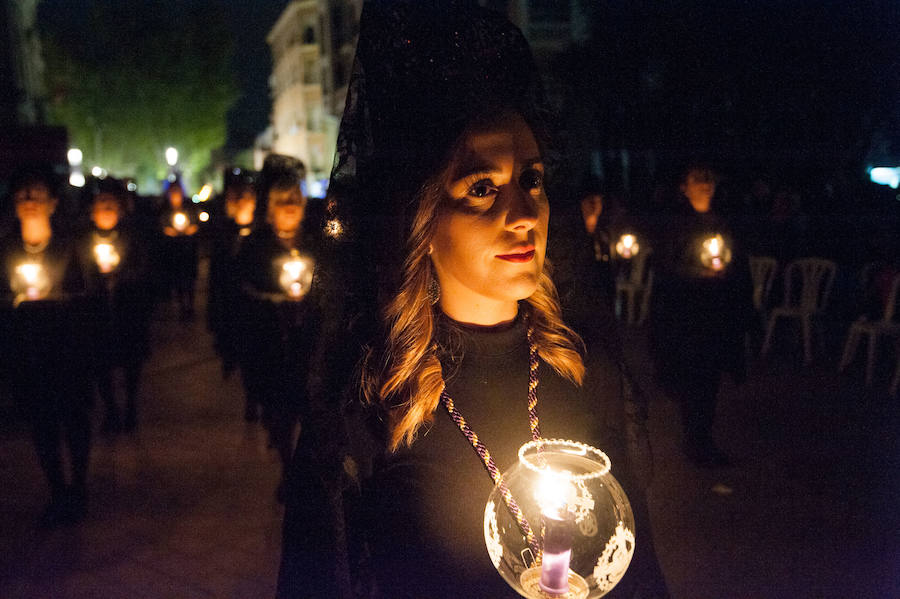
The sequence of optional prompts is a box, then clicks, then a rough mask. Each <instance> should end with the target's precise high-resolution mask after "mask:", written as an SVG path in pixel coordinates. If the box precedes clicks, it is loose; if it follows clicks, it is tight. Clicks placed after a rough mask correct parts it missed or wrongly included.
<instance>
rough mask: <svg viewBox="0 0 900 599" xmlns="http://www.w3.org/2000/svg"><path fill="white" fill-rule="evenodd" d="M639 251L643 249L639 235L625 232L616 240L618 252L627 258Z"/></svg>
mask: <svg viewBox="0 0 900 599" xmlns="http://www.w3.org/2000/svg"><path fill="white" fill-rule="evenodd" d="M639 251H641V246H640V244H639V243H638V241H637V237H635V235H634V234H632V233H625V234H624V235H622V236H621V237H619V241H617V242H616V253H617V254H619V255H620V256H622V257H623V258H625V259H626V260H627V259H629V258H633V257H634V256H636V255H637V253H638V252H639Z"/></svg>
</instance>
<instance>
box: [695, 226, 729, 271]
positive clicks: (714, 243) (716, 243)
mask: <svg viewBox="0 0 900 599" xmlns="http://www.w3.org/2000/svg"><path fill="white" fill-rule="evenodd" d="M700 261H701V262H702V263H703V265H704V266H705V267H707V268H710V269H712V270H715V271H720V270H723V269H724V268H725V266H726V265H727V264H728V263H729V262H730V261H731V250H730V249H729V248H728V245H727V244H726V243H725V239H724V238H723V237H722V235H720V234H716V235H715V236H713V237H709V238H707V239H705V240H704V241H703V244H702V248H701V250H700Z"/></svg>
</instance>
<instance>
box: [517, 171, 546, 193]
mask: <svg viewBox="0 0 900 599" xmlns="http://www.w3.org/2000/svg"><path fill="white" fill-rule="evenodd" d="M519 186H520V187H521V188H522V189H524V190H526V191H534V190H536V189H541V188H542V187H543V186H544V173H542V172H541V171H539V170H537V169H534V168H527V169H525V170H524V171H522V174H521V175H519Z"/></svg>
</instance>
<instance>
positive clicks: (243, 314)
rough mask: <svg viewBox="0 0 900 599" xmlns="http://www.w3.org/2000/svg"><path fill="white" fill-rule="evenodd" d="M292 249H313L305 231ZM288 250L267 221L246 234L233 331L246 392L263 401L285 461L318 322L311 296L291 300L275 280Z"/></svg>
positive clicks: (239, 258) (302, 399)
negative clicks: (236, 336)
mask: <svg viewBox="0 0 900 599" xmlns="http://www.w3.org/2000/svg"><path fill="white" fill-rule="evenodd" d="M292 249H294V250H299V251H302V252H303V253H305V254H307V255H311V256H314V255H315V245H314V244H313V243H312V242H310V240H309V238H308V237H307V238H302V237H301V238H298V239H297V240H296V242H295V244H294V247H293V248H292ZM290 255H291V249H288V248H286V247H285V246H284V245H282V243H281V242H280V241H279V239H278V237H277V236H276V235H275V233H274V232H273V231H272V228H271V227H268V226H266V227H262V228H260V229H257V230H256V231H254V232H253V233H252V234H251V235H250V236H248V237H247V239H246V242H245V243H244V244H243V245H242V246H241V250H240V253H239V254H238V256H237V264H238V272H239V280H240V308H239V309H238V310H237V313H238V315H239V316H238V318H237V319H236V327H237V328H236V332H237V333H238V334H239V335H240V339H241V349H240V352H239V362H240V366H241V374H242V377H243V380H244V387H245V392H246V393H247V394H248V401H251V402H252V403H254V404H259V405H261V406H262V409H263V421H264V424H266V426H267V427H268V429H269V432H270V434H271V435H272V437H273V439H272V440H273V444H274V445H276V448H277V449H278V450H279V452H280V453H281V457H282V460H283V464H285V465H286V464H287V463H288V461H289V460H290V454H291V452H292V451H293V446H292V445H291V444H290V443H291V435H292V432H291V431H292V430H293V426H294V425H295V424H296V421H297V419H298V418H299V417H300V416H301V413H302V412H303V410H304V409H305V396H306V394H305V387H306V377H307V360H308V358H309V355H310V351H311V349H310V348H311V346H312V343H313V341H314V340H315V338H316V334H317V326H318V319H317V317H316V310H315V307H314V306H313V304H312V302H310V301H308V300H309V297H308V296H307V297H305V298H304V299H302V300H299V301H294V300H290V299H289V298H288V296H287V294H286V292H285V289H284V288H283V287H282V285H281V282H280V280H279V277H280V273H281V270H282V262H283V261H284V260H285V259H287V258H289V257H290Z"/></svg>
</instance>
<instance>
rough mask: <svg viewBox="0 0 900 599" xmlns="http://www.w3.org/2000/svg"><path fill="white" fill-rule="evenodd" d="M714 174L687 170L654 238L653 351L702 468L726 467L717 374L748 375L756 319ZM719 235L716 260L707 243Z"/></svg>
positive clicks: (744, 264) (691, 453) (688, 448)
mask: <svg viewBox="0 0 900 599" xmlns="http://www.w3.org/2000/svg"><path fill="white" fill-rule="evenodd" d="M715 190H716V178H715V173H714V172H713V171H712V170H711V169H710V168H709V167H706V166H703V165H694V166H690V167H688V168H687V169H686V170H685V171H684V174H683V175H682V179H681V185H680V187H679V192H680V193H679V194H678V195H677V197H676V199H675V200H674V201H673V205H672V207H671V210H670V211H669V213H668V214H666V217H665V219H661V220H660V230H659V232H658V233H657V235H656V239H655V240H654V254H653V257H652V259H653V268H654V272H655V277H656V278H655V282H654V290H653V295H652V299H651V302H652V303H651V312H650V325H651V327H650V329H651V349H652V353H653V357H654V361H655V364H656V375H657V378H658V379H659V382H660V383H661V385H662V386H663V388H664V389H666V391H668V392H669V393H670V394H671V395H672V396H673V399H675V401H676V402H678V404H679V407H680V409H681V418H682V425H683V430H684V439H683V442H684V451H685V454H686V455H687V457H688V458H689V459H690V460H692V461H693V462H695V463H696V464H698V465H700V466H713V467H715V466H726V465H728V464H729V461H730V460H729V458H728V456H727V455H726V454H725V453H724V452H722V451H721V450H720V449H719V448H718V447H717V445H716V443H715V442H714V441H713V421H714V419H715V413H716V398H717V395H718V391H719V384H720V382H721V380H722V375H723V374H725V373H727V374H730V375H732V376H733V377H734V378H735V380H737V381H739V382H740V381H743V380H744V378H745V376H746V364H745V354H744V348H745V344H744V335H745V333H746V331H747V330H748V329H749V326H750V323H751V322H752V319H753V318H754V316H753V314H754V312H753V304H752V292H753V288H752V280H751V278H750V265H749V262H748V259H747V255H746V253H745V252H744V249H743V247H742V246H741V245H740V240H739V239H737V238H736V237H735V235H734V234H733V233H732V232H731V229H730V227H729V226H728V224H727V223H726V222H725V220H724V219H722V218H721V217H720V216H718V215H717V214H716V213H715V211H714V210H713V207H714V206H713V203H712V202H713V198H714V195H715ZM717 236H718V241H717V242H716V243H717V244H718V245H719V246H720V247H719V252H720V253H721V254H722V255H721V256H719V257H718V258H716V257H715V256H711V255H710V253H709V251H706V252H705V254H704V247H703V246H704V243H706V244H707V245H708V244H709V242H710V240H712V239H714V238H716V237H717Z"/></svg>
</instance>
